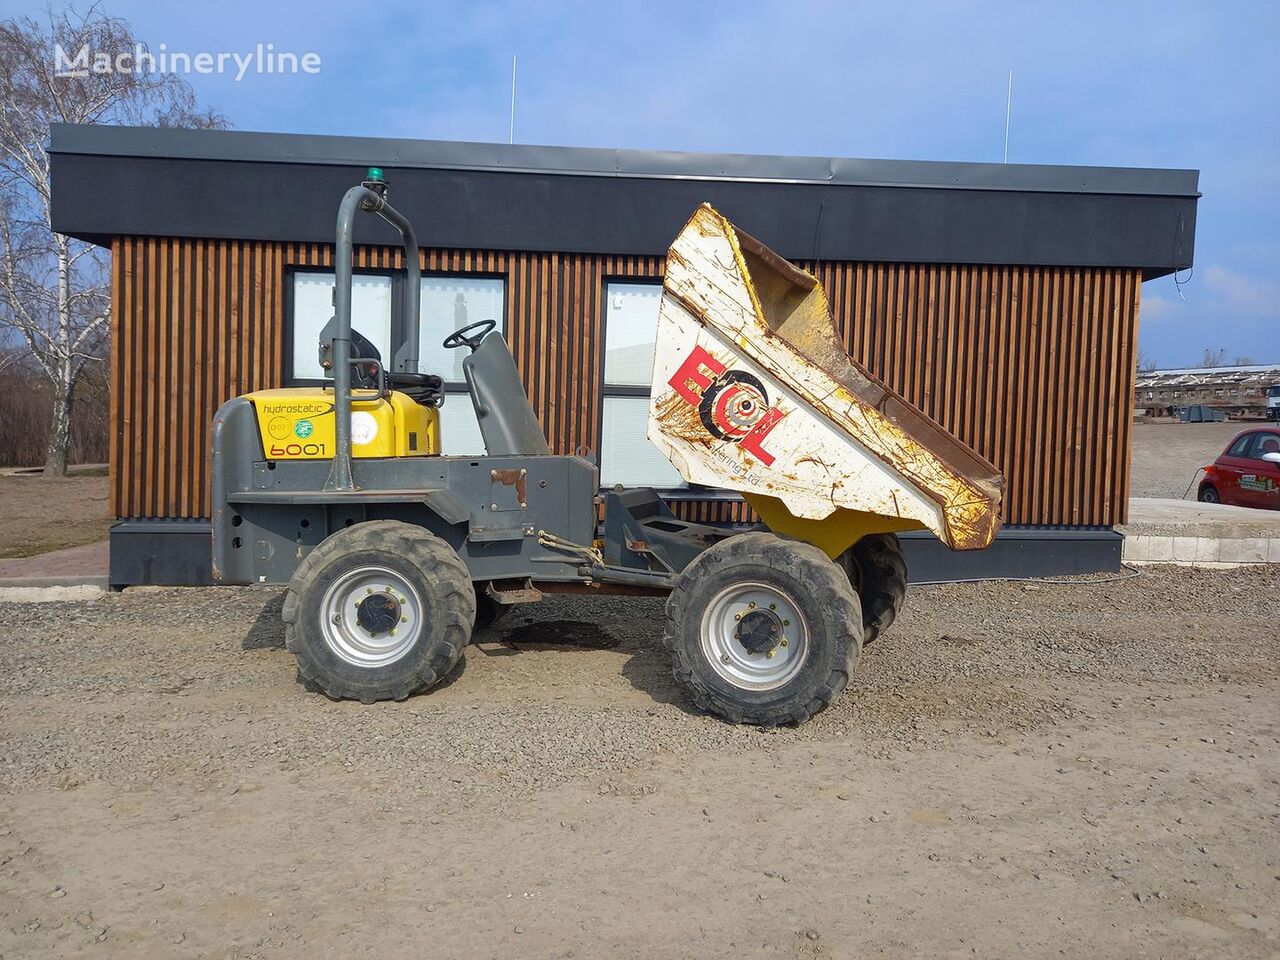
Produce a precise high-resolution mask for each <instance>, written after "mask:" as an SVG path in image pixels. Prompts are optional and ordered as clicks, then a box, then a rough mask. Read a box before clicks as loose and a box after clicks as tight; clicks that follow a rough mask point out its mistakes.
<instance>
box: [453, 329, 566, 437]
mask: <svg viewBox="0 0 1280 960" xmlns="http://www.w3.org/2000/svg"><path fill="white" fill-rule="evenodd" d="M462 373H463V376H465V377H466V378H467V385H468V386H469V387H470V388H471V404H472V406H473V407H475V411H476V419H477V420H478V421H479V422H480V435H481V436H482V437H484V448H485V450H487V451H488V452H489V456H491V457H499V456H510V455H522V456H530V457H542V456H547V455H549V454H550V453H551V447H550V446H548V445H547V438H546V436H545V435H544V434H543V432H542V427H541V425H540V424H539V423H538V418H537V417H536V416H535V415H534V413H533V407H531V406H530V405H529V397H528V394H526V393H525V392H524V385H523V384H522V383H521V382H520V373H519V371H518V370H516V362H515V360H514V359H512V357H511V351H510V350H509V349H508V348H507V342H506V341H505V340H503V339H502V334H500V333H498V332H497V331H494V332H492V333H490V334H488V335H487V336H486V337H485V338H484V339H483V340H482V341H480V345H479V346H478V347H476V349H475V350H473V351H472V352H471V354H470V355H469V356H467V357H466V358H465V359H464V360H463V361H462Z"/></svg>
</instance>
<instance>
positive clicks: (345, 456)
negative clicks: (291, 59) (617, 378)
mask: <svg viewBox="0 0 1280 960" xmlns="http://www.w3.org/2000/svg"><path fill="white" fill-rule="evenodd" d="M358 214H372V215H375V216H377V217H379V218H380V219H382V220H384V221H386V222H387V223H389V224H390V225H392V226H393V227H395V228H396V229H397V230H398V231H399V232H400V234H401V239H402V241H403V244H404V250H405V257H404V263H405V271H406V277H405V282H404V283H403V284H401V285H400V286H401V293H402V296H403V298H404V302H403V304H402V310H403V313H404V315H405V316H408V317H416V316H418V312H419V311H418V301H417V297H418V289H419V283H418V267H419V260H418V251H419V247H418V243H417V238H416V234H415V233H414V230H413V226H412V224H411V223H410V222H409V221H408V220H407V219H406V218H405V217H404V215H403V214H401V213H400V212H399V211H397V210H396V209H395V208H394V207H392V206H391V204H390V201H389V187H388V184H387V183H386V180H385V178H384V176H383V174H382V171H381V170H380V169H378V168H371V169H370V170H369V173H368V176H367V178H366V179H365V180H364V181H363V182H362V183H360V184H359V185H357V186H353V187H352V188H351V189H350V190H348V191H347V193H346V194H345V195H344V197H343V199H342V203H341V205H340V207H339V211H338V218H337V230H336V251H337V252H336V255H335V258H334V267H335V269H334V272H335V276H336V283H335V295H334V301H333V302H334V316H333V318H332V319H330V320H329V322H328V323H327V324H324V325H323V327H322V329H321V334H320V337H319V342H318V343H317V345H316V346H317V351H318V358H319V362H320V366H321V368H322V369H323V370H325V371H328V372H329V373H330V374H331V376H332V385H330V384H328V383H326V384H324V385H323V386H321V387H295V388H288V389H280V390H267V391H259V392H257V393H251V394H246V395H245V396H242V397H237V398H235V399H233V400H229V401H228V402H227V403H225V404H223V406H222V407H221V409H219V411H218V413H217V416H216V417H215V418H214V423H213V429H212V446H213V450H212V501H213V510H212V527H213V556H212V562H213V570H214V574H215V577H216V578H217V579H218V581H219V582H221V583H240V584H246V583H280V584H286V583H287V584H288V592H287V593H286V594H285V600H284V604H283V607H282V617H283V620H284V622H285V642H286V644H287V646H288V648H289V650H290V651H291V652H292V653H293V654H294V656H295V657H296V658H297V661H298V675H299V678H300V679H301V680H302V682H303V683H304V684H306V685H307V687H308V688H309V689H312V690H316V691H319V692H323V693H324V694H326V695H328V696H329V697H333V698H335V699H337V698H347V699H355V700H360V701H362V702H365V703H371V702H373V701H376V700H402V699H404V698H405V697H408V696H410V695H412V694H414V693H418V692H420V691H423V690H427V689H430V688H431V687H432V686H434V685H435V684H436V683H438V682H439V681H440V680H441V679H442V678H444V677H446V676H448V675H449V674H450V672H451V671H452V670H453V669H454V668H455V666H456V665H457V663H458V661H459V659H460V658H461V657H462V656H463V651H464V650H465V648H466V646H467V643H468V641H469V640H470V638H471V636H472V633H473V631H474V630H476V629H482V628H484V627H485V626H486V625H487V624H490V623H492V622H494V621H495V620H496V619H497V618H498V617H499V616H500V615H501V614H502V613H503V612H504V611H506V610H509V609H510V608H511V606H512V605H514V604H517V603H529V602H533V601H536V600H538V599H540V598H542V597H543V596H544V595H545V594H547V593H557V592H560V593H575V594H584V593H586V594H609V593H641V594H657V595H665V596H666V597H667V602H666V615H665V627H664V643H665V645H666V646H667V648H668V649H669V650H670V651H671V655H672V659H673V663H674V669H675V675H676V677H677V678H678V679H679V680H680V681H681V682H682V683H683V684H685V686H686V687H687V688H688V690H689V691H690V694H691V696H692V697H693V699H694V700H695V701H696V702H697V703H698V704H699V705H701V706H702V707H703V708H705V709H707V710H710V711H712V712H714V713H716V714H717V715H719V716H721V717H724V718H725V719H727V720H730V721H733V722H739V723H756V724H764V725H772V724H779V723H798V722H801V721H803V720H805V719H807V718H808V717H810V716H811V715H813V714H814V713H816V712H817V711H818V710H821V709H822V708H823V707H825V706H827V705H828V704H829V703H831V701H832V700H833V699H834V698H835V697H836V696H838V695H839V693H840V692H841V691H842V690H843V689H844V688H845V686H846V684H847V683H848V681H849V675H850V673H851V671H852V670H853V668H854V665H855V663H856V662H857V659H858V655H859V653H860V651H861V649H862V645H863V643H865V642H867V641H868V640H870V639H872V638H873V637H875V635H876V634H877V633H879V632H880V631H882V630H883V629H884V628H885V627H887V626H888V624H889V623H890V622H891V621H892V619H893V617H894V615H895V614H896V612H897V610H898V607H899V605H900V604H901V603H902V599H903V595H904V593H905V590H906V564H905V563H904V561H903V557H902V553H901V550H900V549H899V547H898V542H897V538H896V536H895V534H896V532H897V531H902V530H912V529H928V530H932V531H933V532H934V533H936V534H937V535H938V536H939V537H940V538H941V539H942V540H943V542H945V543H946V544H948V545H949V546H951V547H954V548H956V549H972V548H978V547H983V546H986V545H987V544H988V543H989V542H990V541H991V538H992V536H993V535H994V534H995V531H996V527H997V525H998V523H999V519H998V518H999V506H1000V478H999V477H998V476H997V474H996V471H995V468H994V467H992V466H991V464H989V463H987V462H986V461H985V460H983V459H982V458H980V457H978V456H977V455H976V454H975V453H973V451H971V450H969V449H968V448H966V447H965V446H964V445H962V444H961V443H959V442H958V441H957V440H956V439H955V438H954V437H952V436H950V435H949V434H948V433H947V432H946V431H945V430H943V429H942V428H941V427H939V426H938V424H936V423H934V422H933V421H931V420H929V419H927V418H926V417H923V416H921V415H920V413H918V412H917V411H915V410H913V409H912V408H911V407H910V406H909V405H908V404H906V403H905V402H904V401H903V400H902V398H901V397H898V396H896V395H895V394H893V393H892V392H891V391H889V390H888V389H886V388H885V387H884V386H882V385H881V384H879V383H877V382H876V381H875V380H874V379H872V378H871V377H870V376H869V375H868V374H867V373H866V372H865V371H863V370H860V369H858V368H857V367H855V366H854V365H853V364H851V363H850V362H849V360H848V358H847V357H846V356H845V353H844V351H843V350H842V349H841V347H840V344H839V343H838V342H837V340H836V337H835V333H834V331H833V329H832V326H831V320H830V317H829V315H828V311H827V303H826V299H825V297H824V296H823V292H822V288H821V286H820V285H819V284H818V283H817V281H816V280H815V279H814V278H813V277H812V276H810V275H809V274H807V273H805V272H804V271H802V270H798V269H796V268H795V267H794V266H792V265H791V264H789V263H787V262H786V261H785V260H783V259H782V258H780V257H778V256H777V255H776V254H774V253H772V252H771V251H769V250H768V249H767V248H765V247H764V246H763V245H762V244H761V243H759V242H758V241H756V240H754V239H752V238H751V237H749V236H747V235H746V234H744V233H742V232H741V231H738V230H736V229H735V228H734V227H733V226H732V224H730V223H729V222H728V221H727V220H725V219H724V218H723V217H722V216H720V214H718V213H717V212H716V211H715V210H713V209H712V208H711V207H709V206H705V205H704V206H702V207H700V208H699V209H698V210H697V211H695V213H694V215H693V218H692V219H691V220H690V221H689V223H688V224H687V225H686V226H685V227H684V229H683V230H682V231H681V232H680V235H679V236H678V237H677V238H676V240H675V243H674V244H673V245H672V247H671V250H670V253H669V255H668V258H667V273H666V282H665V285H664V288H663V297H662V303H661V308H660V318H659V321H658V335H657V347H656V351H655V352H656V356H655V359H654V367H653V377H654V379H653V389H652V397H653V399H652V408H651V419H650V424H649V437H650V439H651V440H652V441H653V442H654V443H655V444H656V445H657V446H658V448H659V449H660V450H662V451H663V452H664V453H665V454H666V455H667V456H668V457H669V458H670V459H671V462H672V463H673V464H675V466H676V467H677V469H678V470H679V471H680V473H681V475H682V476H683V477H684V478H685V479H686V480H688V481H689V482H690V483H699V484H707V485H710V486H713V487H719V488H722V489H728V490H736V491H740V492H741V493H742V494H743V495H744V496H745V497H746V498H747V500H748V501H749V502H750V503H751V504H752V505H753V506H754V507H755V509H756V511H757V512H758V513H759V515H760V517H761V518H762V520H763V521H764V523H763V525H762V526H761V527H760V528H759V529H757V530H755V531H752V532H747V533H741V532H735V531H733V530H727V529H724V528H719V527H714V526H707V525H701V524H695V523H688V522H685V521H682V520H680V519H678V518H677V517H676V516H675V515H674V514H673V512H672V511H671V510H670V508H669V507H668V506H667V505H666V504H665V503H664V502H663V500H662V498H661V497H660V496H659V495H658V494H657V493H656V492H654V491H653V490H635V489H632V490H607V491H601V489H600V475H599V470H598V469H597V466H596V464H595V462H594V461H593V460H591V459H589V458H586V457H580V456H567V455H563V454H556V453H553V452H552V450H551V448H550V447H549V445H548V443H547V440H546V437H545V436H544V434H543V431H542V427H541V425H540V424H539V422H538V419H537V416H536V415H535V413H534V411H533V408H532V407H531V406H530V404H529V400H528V397H527V396H526V394H525V392H524V387H523V384H522V381H521V378H520V373H519V371H518V369H517V368H516V364H515V362H514V359H513V357H512V355H511V352H510V350H509V349H508V347H507V344H506V342H505V340H503V338H502V334H501V333H500V332H499V331H498V330H497V329H495V328H496V326H497V323H496V320H495V319H493V318H490V319H485V320H480V321H478V322H475V323H471V324H467V325H466V326H464V327H462V328H460V329H456V330H449V331H447V335H446V336H445V337H444V340H443V344H442V345H443V346H444V347H445V348H449V349H459V350H463V349H465V350H466V351H467V353H466V355H465V356H464V358H463V360H462V369H463V373H464V376H465V379H466V381H467V385H468V388H469V392H470V399H471V403H472V408H473V411H474V413H475V417H476V423H477V424H478V425H479V429H480V434H481V436H482V437H483V439H484V444H485V451H486V452H485V455H484V456H468V457H449V456H442V455H441V453H440V450H441V437H440V418H439V413H438V409H437V408H438V407H439V406H440V404H441V403H442V402H443V400H444V395H445V394H444V384H443V381H442V380H441V377H440V376H439V375H438V374H435V373H431V372H425V371H422V370H420V369H418V361H417V357H418V344H417V340H416V338H417V325H416V324H410V325H409V330H410V334H409V337H410V339H409V340H408V341H407V342H405V343H403V344H398V345H397V348H396V350H395V360H394V362H393V364H392V367H391V368H390V369H388V367H387V365H386V364H385V363H384V362H383V358H382V357H381V355H380V354H379V352H378V350H377V348H376V347H375V346H374V345H373V344H372V343H371V342H370V341H368V340H366V339H365V338H364V337H362V336H360V335H359V332H358V331H355V330H353V329H352V328H351V289H352V275H353V258H352V236H353V231H354V221H355V218H356V217H357V215H358ZM316 319H317V320H323V318H316ZM317 325H319V324H317ZM600 508H603V509H602V510H601V509H600Z"/></svg>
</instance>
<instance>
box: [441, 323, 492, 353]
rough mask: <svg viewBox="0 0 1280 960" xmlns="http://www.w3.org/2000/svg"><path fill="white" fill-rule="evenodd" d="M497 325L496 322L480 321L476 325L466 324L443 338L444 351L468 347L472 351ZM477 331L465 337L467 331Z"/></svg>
mask: <svg viewBox="0 0 1280 960" xmlns="http://www.w3.org/2000/svg"><path fill="white" fill-rule="evenodd" d="M497 325H498V321H497V320H480V321H478V322H476V323H468V324H467V325H466V326H465V327H462V328H461V329H459V330H455V331H453V333H451V334H449V335H448V336H447V337H445V338H444V343H443V346H444V348H445V349H446V350H456V349H458V347H470V348H471V349H472V350H474V349H475V348H476V347H478V346H480V341H481V340H483V339H484V338H485V334H487V333H488V332H489V331H490V330H492V329H493V328H494V327H496V326H497ZM471 330H479V331H480V332H479V333H473V334H472V335H471V336H469V337H468V336H467V333H468V331H471Z"/></svg>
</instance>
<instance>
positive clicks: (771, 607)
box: [769, 603, 778, 610]
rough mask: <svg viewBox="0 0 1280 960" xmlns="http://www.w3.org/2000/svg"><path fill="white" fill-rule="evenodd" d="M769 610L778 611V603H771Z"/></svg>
mask: <svg viewBox="0 0 1280 960" xmlns="http://www.w3.org/2000/svg"><path fill="white" fill-rule="evenodd" d="M769 609H770V610H777V609H778V605H777V604H776V603H771V604H769Z"/></svg>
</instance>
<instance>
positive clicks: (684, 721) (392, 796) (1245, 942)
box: [0, 568, 1280, 958]
mask: <svg viewBox="0 0 1280 960" xmlns="http://www.w3.org/2000/svg"><path fill="white" fill-rule="evenodd" d="M1277 587H1280V577H1277V574H1276V573H1275V572H1274V571H1273V570H1268V569H1265V568H1242V569H1238V570H1234V571H1228V572H1207V571H1196V570H1188V569H1180V568H1177V569H1167V570H1166V569H1157V568H1148V569H1147V571H1146V572H1145V573H1144V574H1143V575H1142V576H1140V577H1137V578H1131V579H1124V580H1117V581H1111V582H1097V583H1091V584H1087V585H1086V584H1063V583H1036V584H976V585H975V584H966V585H951V586H940V587H927V588H915V589H913V590H912V593H911V595H910V597H909V599H908V605H907V608H906V609H905V610H904V613H903V615H902V616H901V617H900V618H899V621H898V622H897V623H896V624H895V625H894V627H893V629H892V630H891V632H890V633H889V634H888V635H886V636H885V637H884V638H883V639H882V640H881V641H880V642H878V643H877V644H875V645H874V646H872V647H870V648H868V650H867V651H866V652H865V653H864V656H863V659H862V662H861V664H860V666H859V669H858V672H857V674H856V677H855V681H854V683H853V684H852V685H851V687H850V689H849V691H848V692H847V693H846V694H845V696H844V697H842V698H841V699H840V700H839V701H838V702H837V704H836V705H835V706H834V707H833V708H832V709H831V710H829V711H827V712H826V713H825V714H823V715H821V716H819V717H818V718H816V719H815V720H814V721H812V722H811V723H809V724H806V725H805V726H803V727H800V728H798V729H783V730H774V731H760V730H754V729H747V728H736V727H731V726H728V725H726V724H723V723H720V722H718V721H716V720H713V719H710V718H707V717H704V716H700V715H697V714H695V713H693V712H691V709H690V706H689V704H688V702H687V700H686V699H685V698H684V696H683V694H682V692H681V691H680V689H679V688H677V687H676V686H675V684H674V682H673V681H672V680H671V676H670V671H669V666H668V663H667V660H666V657H665V656H664V655H663V654H662V653H661V651H660V649H659V644H658V636H659V633H660V622H661V611H662V607H661V602H660V601H654V600H647V599H645V600H636V599H611V600H595V601H590V600H577V599H575V600H554V601H548V602H546V603H544V604H541V605H539V606H537V607H534V608H528V615H527V616H521V615H520V613H523V612H524V611H519V612H518V613H517V614H514V615H513V616H511V617H509V618H508V619H507V620H505V621H503V623H502V625H501V626H500V628H499V629H497V630H494V631H491V632H488V633H485V634H483V635H481V636H479V637H478V638H477V640H478V642H477V643H475V644H473V645H472V647H471V648H469V650H468V654H467V657H466V660H465V663H464V665H463V666H462V668H461V669H460V670H459V671H458V672H457V673H456V674H455V676H454V677H452V678H451V682H449V683H447V684H446V685H445V686H443V687H442V688H440V689H438V690H436V691H434V692H432V693H430V694H427V695H424V696H419V697H414V698H411V699H410V700H408V701H406V702H405V703H402V704H378V705H374V706H371V707H363V706H360V705H358V704H350V703H342V704H336V703H331V702H329V701H327V700H325V699H323V698H321V697H318V696H314V695H309V694H307V693H305V692H304V691H303V690H302V688H301V687H300V686H299V685H298V684H297V683H296V682H295V676H294V666H293V661H292V658H291V657H290V656H289V654H288V653H287V651H285V650H284V649H283V646H282V632H281V629H280V626H279V622H278V616H279V602H280V600H279V594H278V593H277V592H275V591H265V590H255V589H230V588H224V589H208V590H154V589H145V590H132V591H128V592H126V593H124V594H121V595H112V596H108V597H105V598H103V599H101V600H97V601H93V602H77V603H47V604H22V605H16V604H15V605H7V606H6V605H0V624H3V626H0V957H3V958H10V957H28V956H68V957H80V956H84V957H106V956H119V957H135V956H139V955H144V954H152V955H157V956H166V957H168V956H174V957H272V958H275V957H307V958H313V957H327V956H333V957H339V956H341V957H347V956H351V955H353V954H356V953H358V954H359V955H361V956H365V957H382V956H387V957H393V956H405V955H412V954H415V953H422V952H423V951H424V950H427V951H428V952H429V953H430V954H431V955H433V956H439V957H455V956H456V957H487V956H493V957H507V956H513V957H514V956H566V957H567V956H577V957H586V956H597V955H605V954H607V955H610V956H617V957H632V956H634V957H645V958H653V957H668V956H670V957H686V956H697V957H720V956H725V957H730V956H732V957H735V958H739V957H796V956H803V957H831V956H864V955H870V954H879V955H884V956H892V957H916V956H959V955H961V954H963V955H973V954H975V953H976V954H978V955H987V956H991V955H995V956H1008V955H1014V954H1016V955H1019V956H1050V955H1052V956H1060V955H1063V954H1066V955H1069V956H1072V955H1074V956H1085V955H1091V956H1117V957H1120V956H1123V957H1131V956H1138V955H1149V956H1168V957H1180V956H1197V957H1233V958H1234V957H1274V956H1276V954H1277V951H1278V950H1280V910H1277V908H1276V906H1275V904H1276V903H1277V902H1280V896H1278V895H1280V842H1278V841H1277V835H1278V834H1277V827H1278V826H1280V824H1278V823H1277V821H1278V820H1280V789H1278V786H1280V711H1278V710H1277V709H1276V703H1277V702H1278V701H1277V695H1280V656H1277V654H1280V639H1278V638H1277V633H1276V629H1275V627H1276V623H1277V622H1280V590H1278V589H1277ZM427 945H430V946H429V947H428V946H427Z"/></svg>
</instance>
